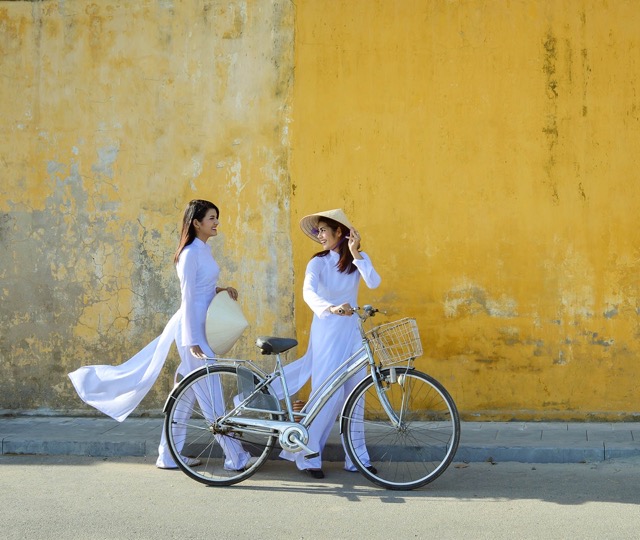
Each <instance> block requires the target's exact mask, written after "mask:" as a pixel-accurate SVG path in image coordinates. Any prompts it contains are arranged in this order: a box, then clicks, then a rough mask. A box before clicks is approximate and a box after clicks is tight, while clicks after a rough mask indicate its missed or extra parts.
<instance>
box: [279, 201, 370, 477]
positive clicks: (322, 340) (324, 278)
mask: <svg viewBox="0 0 640 540" xmlns="http://www.w3.org/2000/svg"><path fill="white" fill-rule="evenodd" d="M300 224H301V226H302V229H303V231H304V232H305V233H306V234H307V235H308V236H310V237H311V238H312V239H313V240H315V241H316V242H319V243H320V244H322V246H323V248H324V251H322V252H320V253H317V254H316V255H315V256H314V257H313V258H312V259H311V260H310V261H309V263H308V265H307V269H306V272H305V279H304V286H303V298H304V300H305V302H306V303H307V304H308V305H309V307H310V308H311V309H312V310H313V313H314V315H313V321H312V323H311V332H310V336H309V348H308V350H307V352H306V354H305V356H303V357H302V358H301V359H300V360H297V361H296V362H293V363H292V364H289V365H288V366H287V367H286V368H285V374H286V377H287V381H288V382H289V383H290V385H289V386H290V389H291V390H292V392H295V391H297V390H298V389H299V388H300V387H301V386H302V385H304V383H305V382H306V381H307V380H308V379H309V377H311V387H312V392H313V390H314V389H315V388H317V387H318V386H320V385H321V384H322V383H323V381H324V380H325V379H327V377H328V376H329V375H330V374H331V373H332V372H333V371H334V370H335V369H336V368H337V367H338V366H339V365H340V364H342V362H344V361H345V360H346V359H347V358H349V356H351V355H352V354H353V353H354V352H356V351H357V350H358V348H359V347H360V345H361V337H360V332H359V330H358V324H357V320H356V319H355V318H354V317H352V315H353V314H354V311H353V307H354V306H357V301H358V286H359V284H360V280H361V279H362V280H363V281H364V282H365V284H366V285H367V287H369V288H370V289H373V288H376V287H378V285H380V281H381V280H380V276H379V275H378V273H377V272H376V271H375V269H374V268H373V265H372V263H371V260H370V259H369V257H368V256H367V255H366V254H365V253H363V252H360V251H359V248H360V234H359V233H358V232H357V231H356V230H355V229H354V228H353V227H352V226H351V224H350V223H349V220H348V219H347V217H346V216H345V215H344V212H342V210H339V209H336V210H329V211H326V212H320V213H318V214H313V215H311V216H306V217H305V218H303V220H302V221H301V223H300ZM341 268H343V270H342V271H341ZM365 372H366V370H363V373H362V376H361V377H354V378H352V379H350V380H349V381H348V383H347V384H346V385H345V386H343V387H342V388H341V389H340V390H339V391H338V392H337V393H336V394H335V395H334V396H333V397H332V398H331V400H330V401H329V402H328V403H327V404H326V405H325V406H324V407H323V409H322V411H321V412H320V414H319V415H318V417H316V418H315V419H314V421H313V422H312V423H311V426H310V427H309V442H308V446H309V448H311V449H312V450H314V451H317V452H320V456H318V457H316V458H311V459H305V457H304V453H303V452H297V453H290V452H282V453H281V457H283V458H285V459H288V460H290V461H295V462H296V466H297V467H298V469H301V470H305V471H307V472H308V473H309V474H310V475H311V476H312V477H313V478H323V477H324V473H323V471H322V469H321V467H322V449H323V448H324V446H325V443H326V442H327V438H328V437H329V434H330V433H331V429H332V428H333V426H334V424H335V421H336V418H337V416H338V414H339V412H340V410H341V408H342V406H343V405H344V402H345V400H346V398H347V397H348V395H349V393H350V392H351V390H352V389H353V388H354V387H355V385H356V384H357V383H358V382H359V381H360V380H361V379H362V377H364V375H365V374H366V373H365ZM345 469H346V470H348V471H356V468H355V466H354V465H353V463H352V462H351V460H350V459H349V457H348V456H347V458H346V462H345Z"/></svg>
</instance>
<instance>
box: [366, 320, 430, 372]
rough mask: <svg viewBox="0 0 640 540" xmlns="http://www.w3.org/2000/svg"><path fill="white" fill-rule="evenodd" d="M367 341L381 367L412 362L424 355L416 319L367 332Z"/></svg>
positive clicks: (385, 325) (389, 324)
mask: <svg viewBox="0 0 640 540" xmlns="http://www.w3.org/2000/svg"><path fill="white" fill-rule="evenodd" d="M366 335H367V339H368V340H369V344H370V345H371V348H372V350H373V354H374V356H375V357H376V358H377V360H378V362H380V365H383V366H388V365H391V364H398V363H400V362H404V361H410V360H413V359H414V358H416V357H418V356H420V355H421V354H422V343H421V342H420V333H419V332H418V325H417V324H416V321H415V319H400V320H399V321H394V322H390V323H386V324H381V325H380V326H376V327H375V328H373V329H371V330H369V331H368V332H367V334H366Z"/></svg>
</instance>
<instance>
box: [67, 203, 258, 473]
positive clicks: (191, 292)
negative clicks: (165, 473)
mask: <svg viewBox="0 0 640 540" xmlns="http://www.w3.org/2000/svg"><path fill="white" fill-rule="evenodd" d="M218 217H219V210H218V208H217V206H215V205H214V204H213V203H211V202H209V201H205V200H201V199H196V200H193V201H191V202H189V204H188V205H187V209H186V210H185V213H184V217H183V223H182V232H181V236H180V242H179V245H178V249H177V251H176V254H175V256H174V262H175V263H176V270H177V273H178V278H179V279H180V293H181V298H182V300H181V304H180V309H179V310H178V312H176V314H175V315H174V316H173V317H172V318H171V320H170V321H169V323H168V324H167V326H166V327H165V329H164V331H163V332H162V334H161V335H160V336H159V337H157V338H156V339H155V340H153V341H152V342H151V343H149V345H147V346H146V347H145V348H144V349H142V350H141V351H140V352H138V353H137V354H136V355H135V356H133V357H132V358H131V359H129V360H128V361H127V362H124V363H123V364H120V365H117V366H105V365H96V366H83V367H81V368H79V369H78V370H76V371H74V372H73V373H70V374H69V377H70V379H71V381H72V383H73V385H74V387H75V389H76V391H77V392H78V395H79V396H80V397H81V398H82V400H83V401H85V402H86V403H87V404H89V405H91V406H93V407H95V408H96V409H98V410H100V411H102V412H103V413H105V414H107V415H108V416H111V417H112V418H114V419H115V420H117V421H119V422H122V421H123V420H124V419H125V418H127V416H128V415H129V414H130V413H131V412H132V411H133V410H134V409H135V408H136V407H137V406H138V405H139V403H140V402H141V401H142V399H143V398H144V396H145V395H146V394H147V393H148V392H149V390H150V389H151V387H152V386H153V383H154V382H155V381H156V379H157V378H158V375H159V374H160V371H161V369H162V366H163V365H164V363H165V360H166V358H167V355H168V353H169V350H170V348H171V345H172V343H173V342H174V341H175V343H176V346H177V349H178V353H179V355H180V360H181V363H180V365H179V366H178V369H177V371H176V379H177V378H178V375H180V376H181V377H184V376H185V375H187V374H188V373H189V372H190V371H193V370H194V369H196V368H198V367H200V366H202V359H204V358H207V357H209V358H213V357H214V356H215V355H214V353H213V351H212V350H211V347H209V344H208V342H207V338H206V333H205V323H206V316H207V309H208V307H209V304H210V303H211V300H213V297H214V296H215V295H216V294H217V293H218V292H219V291H221V290H226V291H227V292H228V293H229V295H230V296H231V297H232V298H233V299H234V300H236V299H237V298H238V292H237V291H236V289H234V288H233V287H227V288H226V289H223V288H221V287H218V286H217V281H218V277H219V275H220V268H219V266H218V264H217V263H216V261H215V259H214V258H213V256H212V255H211V250H210V248H209V246H208V245H207V241H208V240H209V238H211V237H213V236H216V235H217V234H218V230H217V229H218V225H219V222H218ZM193 399H194V400H195V396H193ZM225 439H226V438H225ZM221 445H222V446H223V448H224V449H225V456H226V460H225V467H226V468H230V469H241V468H242V467H244V466H245V465H246V463H247V461H248V459H249V457H250V456H249V454H248V453H247V452H245V451H244V450H243V449H242V446H241V445H240V444H239V443H237V442H236V441H233V440H230V441H227V440H225V441H221ZM182 459H183V460H184V461H185V462H188V463H189V464H191V465H196V462H197V461H198V460H197V459H193V458H189V457H185V456H182ZM156 466H157V467H159V468H161V469H174V468H176V467H177V465H176V463H175V462H174V460H173V458H172V457H171V453H170V451H169V448H168V446H167V441H166V437H165V434H164V430H163V432H162V437H161V441H160V446H159V448H158V459H157V461H156Z"/></svg>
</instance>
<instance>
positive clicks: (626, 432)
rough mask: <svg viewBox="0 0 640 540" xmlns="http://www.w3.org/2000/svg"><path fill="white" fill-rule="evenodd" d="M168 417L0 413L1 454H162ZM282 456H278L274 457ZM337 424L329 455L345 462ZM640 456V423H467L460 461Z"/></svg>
mask: <svg viewBox="0 0 640 540" xmlns="http://www.w3.org/2000/svg"><path fill="white" fill-rule="evenodd" d="M161 430H162V418H159V417H157V418H128V419H127V420H125V421H124V422H122V423H118V422H116V421H115V420H112V419H110V418H107V417H96V418H93V417H91V418H87V417H60V416H17V417H13V416H0V454H1V455H7V454H39V455H86V456H105V457H113V456H150V457H155V456H157V455H158V442H159V441H160V433H161ZM275 455H277V454H274V456H275ZM343 456H344V453H343V450H342V447H341V444H340V439H339V434H338V430H337V428H336V429H334V431H333V433H332V435H331V437H330V439H329V441H328V443H327V445H326V447H325V451H324V453H323V457H324V459H325V460H327V461H340V460H342V459H343ZM632 456H640V422H637V423H636V422H634V423H613V422H612V423H566V422H539V423H538V422H463V423H462V430H461V440H460V446H459V447H458V452H457V454H456V457H455V461H456V462H463V461H464V462H482V461H495V462H500V461H518V462H523V463H579V462H584V461H587V462H597V461H603V460H607V459H612V458H624V457H632Z"/></svg>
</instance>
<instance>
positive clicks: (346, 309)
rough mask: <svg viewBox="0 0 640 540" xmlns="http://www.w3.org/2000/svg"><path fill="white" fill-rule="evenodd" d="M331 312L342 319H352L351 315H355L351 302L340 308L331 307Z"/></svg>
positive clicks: (341, 305)
mask: <svg viewBox="0 0 640 540" xmlns="http://www.w3.org/2000/svg"><path fill="white" fill-rule="evenodd" d="M329 311H330V312H331V313H333V314H334V315H339V316H341V317H351V315H353V308H352V307H351V304H349V302H347V303H345V304H340V305H339V306H331V307H330V308H329Z"/></svg>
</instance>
